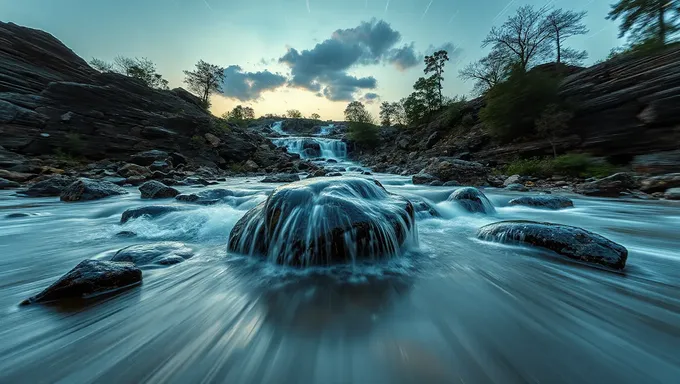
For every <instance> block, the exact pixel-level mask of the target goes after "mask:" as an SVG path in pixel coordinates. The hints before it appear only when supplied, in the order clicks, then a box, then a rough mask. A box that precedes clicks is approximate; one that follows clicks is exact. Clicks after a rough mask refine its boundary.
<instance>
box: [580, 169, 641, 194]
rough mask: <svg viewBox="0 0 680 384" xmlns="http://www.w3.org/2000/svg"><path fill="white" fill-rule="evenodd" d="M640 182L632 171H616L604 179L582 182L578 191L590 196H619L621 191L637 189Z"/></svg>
mask: <svg viewBox="0 0 680 384" xmlns="http://www.w3.org/2000/svg"><path fill="white" fill-rule="evenodd" d="M638 186H639V183H638V182H637V180H636V179H635V177H634V176H633V175H632V174H630V173H625V172H621V173H616V174H613V175H611V176H607V177H605V178H602V179H598V180H594V181H590V182H587V183H583V184H580V185H578V186H577V187H576V192H577V193H580V194H583V195H588V196H603V197H618V196H620V195H621V192H627V191H630V190H633V189H637V188H638Z"/></svg>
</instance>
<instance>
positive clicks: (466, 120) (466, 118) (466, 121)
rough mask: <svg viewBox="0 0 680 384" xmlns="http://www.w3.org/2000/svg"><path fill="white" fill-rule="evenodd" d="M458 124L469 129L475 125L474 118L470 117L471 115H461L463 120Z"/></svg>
mask: <svg viewBox="0 0 680 384" xmlns="http://www.w3.org/2000/svg"><path fill="white" fill-rule="evenodd" d="M460 123H461V124H463V126H464V127H465V128H470V127H472V126H474V125H475V118H474V116H472V114H470V113H466V114H465V115H463V118H462V119H461V121H460Z"/></svg>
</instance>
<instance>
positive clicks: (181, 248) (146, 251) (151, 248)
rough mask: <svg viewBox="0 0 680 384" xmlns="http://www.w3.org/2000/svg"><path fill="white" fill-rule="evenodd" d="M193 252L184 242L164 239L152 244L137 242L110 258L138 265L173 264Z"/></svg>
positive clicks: (190, 255) (191, 254)
mask: <svg viewBox="0 0 680 384" xmlns="http://www.w3.org/2000/svg"><path fill="white" fill-rule="evenodd" d="M193 255H194V252H193V251H192V250H191V248H189V247H187V246H186V245H184V243H179V242H174V241H165V242H161V243H154V244H139V245H131V246H129V247H125V248H123V249H121V250H119V251H118V252H116V254H115V255H113V257H112V258H111V261H117V262H129V263H132V264H134V265H136V266H138V267H146V266H151V265H154V264H155V265H173V264H177V263H181V262H182V261H184V260H186V259H189V258H191V257H192V256H193Z"/></svg>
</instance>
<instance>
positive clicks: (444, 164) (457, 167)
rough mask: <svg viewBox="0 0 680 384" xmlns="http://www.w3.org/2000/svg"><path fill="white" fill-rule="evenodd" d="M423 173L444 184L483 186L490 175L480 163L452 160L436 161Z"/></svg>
mask: <svg viewBox="0 0 680 384" xmlns="http://www.w3.org/2000/svg"><path fill="white" fill-rule="evenodd" d="M421 173H427V174H430V175H432V176H434V177H436V178H437V179H439V180H441V181H442V182H447V181H449V180H458V181H459V182H463V183H470V184H482V183H483V182H484V181H485V179H486V176H487V175H488V173H489V169H488V168H486V167H484V166H483V165H482V164H480V163H475V162H472V161H464V160H458V159H451V160H442V161H434V162H433V163H432V164H430V165H428V166H427V167H425V168H424V169H423V170H422V171H421Z"/></svg>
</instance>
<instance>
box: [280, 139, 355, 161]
mask: <svg viewBox="0 0 680 384" xmlns="http://www.w3.org/2000/svg"><path fill="white" fill-rule="evenodd" d="M272 142H273V143H274V145H276V146H278V147H286V149H287V150H288V152H290V153H297V154H298V155H300V157H301V158H303V159H310V158H316V157H324V158H327V159H345V158H346V157H347V144H345V142H343V141H342V140H339V139H328V138H321V137H281V138H277V139H272Z"/></svg>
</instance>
